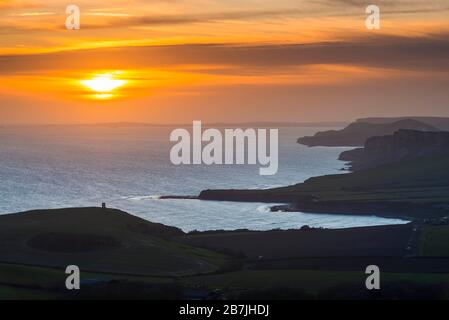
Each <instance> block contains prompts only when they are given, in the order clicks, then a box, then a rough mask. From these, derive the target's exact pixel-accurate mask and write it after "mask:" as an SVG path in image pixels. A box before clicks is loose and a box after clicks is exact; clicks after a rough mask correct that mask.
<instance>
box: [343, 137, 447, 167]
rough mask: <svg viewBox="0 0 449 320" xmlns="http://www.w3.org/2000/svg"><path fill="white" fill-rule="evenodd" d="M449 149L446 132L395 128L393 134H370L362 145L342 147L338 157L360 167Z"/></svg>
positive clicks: (429, 154)
mask: <svg viewBox="0 0 449 320" xmlns="http://www.w3.org/2000/svg"><path fill="white" fill-rule="evenodd" d="M448 152H449V132H424V131H416V130H404V129H401V130H398V131H397V132H395V133H394V134H393V135H389V136H381V137H371V138H369V139H368V140H367V141H366V143H365V147H364V148H358V149H354V150H349V151H345V152H343V153H342V154H341V155H340V160H343V161H350V162H351V169H352V170H361V169H367V168H372V167H376V166H380V165H383V164H387V163H396V162H401V161H405V160H411V159H416V158H419V157H423V156H431V155H440V154H443V153H448Z"/></svg>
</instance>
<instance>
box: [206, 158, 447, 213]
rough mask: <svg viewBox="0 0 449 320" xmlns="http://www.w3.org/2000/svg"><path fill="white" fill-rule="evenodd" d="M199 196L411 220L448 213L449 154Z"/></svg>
mask: <svg viewBox="0 0 449 320" xmlns="http://www.w3.org/2000/svg"><path fill="white" fill-rule="evenodd" d="M199 198H200V199H203V200H218V201H245V202H271V203H288V204H289V208H288V210H291V211H300V212H315V213H320V212H323V213H338V214H363V215H373V214H376V215H382V216H388V217H396V218H405V219H415V218H428V217H443V216H446V215H449V208H448V207H447V203H449V153H448V154H444V155H439V156H428V157H422V158H418V159H414V160H408V161H403V162H399V163H394V164H388V165H383V166H379V167H376V168H371V169H366V170H361V171H356V172H352V173H347V174H335V175H326V176H320V177H314V178H310V179H308V180H306V181H305V182H303V183H299V184H296V185H291V186H286V187H280V188H273V189H260V190H235V189H231V190H204V191H202V192H201V193H200V195H199Z"/></svg>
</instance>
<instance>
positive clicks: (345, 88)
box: [0, 0, 449, 124]
mask: <svg viewBox="0 0 449 320" xmlns="http://www.w3.org/2000/svg"><path fill="white" fill-rule="evenodd" d="M73 3H75V4H77V5H78V6H79V7H80V9H81V29H80V30H66V29H65V26H64V24H65V18H66V15H65V6H66V5H67V3H66V2H65V1H59V0H47V1H41V0H25V1H9V0H6V1H5V0H0V124H10V123H83V122H89V123H92V122H117V121H125V122H129V121H136V122H152V123H170V122H176V123H179V122H190V121H192V120H203V121H206V122H207V121H211V122H212V121H214V122H223V121H232V122H245V121H270V120H273V121H298V122H303V121H334V120H337V121H338V120H352V119H354V118H357V117H364V116H389V115H392V116H393V115H394V116H396V115H440V116H449V104H448V101H449V90H448V89H449V81H448V80H449V1H447V0H434V1H417V0H380V1H377V2H376V1H369V2H368V1H363V0H322V1H300V0H277V1H267V0H247V1H237V0H227V1H220V0H154V1H143V0H127V1H123V0H109V1H104V0H100V1H75V2H73ZM368 4H377V5H378V6H379V7H380V9H381V30H375V31H373V30H368V29H366V28H365V24H364V23H365V7H366V5H368Z"/></svg>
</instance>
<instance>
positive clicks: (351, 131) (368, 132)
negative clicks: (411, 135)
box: [298, 119, 439, 147]
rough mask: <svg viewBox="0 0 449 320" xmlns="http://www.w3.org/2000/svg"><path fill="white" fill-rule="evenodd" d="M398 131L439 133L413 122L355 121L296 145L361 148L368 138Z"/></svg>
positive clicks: (299, 140) (307, 137)
mask: <svg viewBox="0 0 449 320" xmlns="http://www.w3.org/2000/svg"><path fill="white" fill-rule="evenodd" d="M400 129H409V130H419V131H439V130H438V129H437V128H435V127H434V126H432V125H429V124H426V123H423V122H420V121H417V120H413V119H402V120H399V121H395V122H392V123H370V122H363V121H357V122H353V123H351V124H350V125H348V126H347V127H346V128H344V129H342V130H329V131H321V132H318V133H316V134H315V135H314V136H306V137H302V138H299V139H298V143H300V144H303V145H306V146H309V147H314V146H326V147H348V146H357V147H358V146H363V145H364V144H365V142H366V140H367V139H368V138H371V137H375V136H385V135H391V134H393V133H394V132H396V131H398V130H400Z"/></svg>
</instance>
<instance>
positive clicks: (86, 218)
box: [0, 208, 227, 276]
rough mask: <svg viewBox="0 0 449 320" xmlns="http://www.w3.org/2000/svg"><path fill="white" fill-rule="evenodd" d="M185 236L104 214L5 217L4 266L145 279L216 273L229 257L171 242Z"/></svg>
mask: <svg viewBox="0 0 449 320" xmlns="http://www.w3.org/2000/svg"><path fill="white" fill-rule="evenodd" d="M183 234H184V233H183V232H182V231H181V230H179V229H177V228H173V227H168V226H163V225H160V224H156V223H151V222H148V221H145V220H143V219H140V218H137V217H135V216H132V215H129V214H127V213H125V212H122V211H119V210H113V209H101V208H73V209H59V210H40V211H39V210H38V211H31V212H25V213H18V214H10V215H3V216H0V244H1V245H0V257H1V261H3V262H9V263H16V264H24V265H37V266H45V267H59V268H62V267H64V268H65V266H67V265H71V264H75V265H77V266H79V267H80V268H81V269H82V270H88V271H95V272H106V273H119V274H135V275H145V276H152V275H154V276H182V275H193V274H201V273H208V272H216V271H218V270H220V268H221V267H222V266H225V265H226V263H227V257H226V256H225V255H222V254H219V253H215V252H208V250H207V249H196V248H192V247H190V246H189V245H186V244H180V243H177V242H174V241H171V240H170V239H171V238H173V237H174V236H178V235H183Z"/></svg>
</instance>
